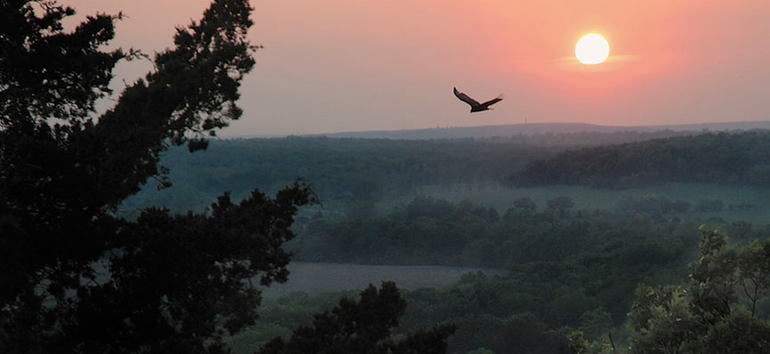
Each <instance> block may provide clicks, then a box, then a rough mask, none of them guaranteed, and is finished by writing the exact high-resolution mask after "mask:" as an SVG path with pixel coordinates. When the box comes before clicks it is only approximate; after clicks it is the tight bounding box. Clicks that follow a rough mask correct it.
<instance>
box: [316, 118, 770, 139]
mask: <svg viewBox="0 0 770 354" xmlns="http://www.w3.org/2000/svg"><path fill="white" fill-rule="evenodd" d="M662 130H671V131H702V130H707V131H741V130H770V121H758V122H723V123H696V124H678V125H637V126H607V125H596V124H587V123H523V124H507V125H484V126H474V127H448V128H428V129H406V130H373V131H361V132H339V133H328V134H306V135H301V136H305V137H321V136H323V137H330V138H363V139H405V140H410V139H457V138H492V137H506V136H511V135H519V134H522V135H536V134H548V133H553V134H560V133H581V132H596V133H614V132H623V131H637V132H655V131H662Z"/></svg>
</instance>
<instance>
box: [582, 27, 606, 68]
mask: <svg viewBox="0 0 770 354" xmlns="http://www.w3.org/2000/svg"><path fill="white" fill-rule="evenodd" d="M609 55H610V44H609V43H607V40H606V39H604V37H602V36H600V35H598V34H595V33H591V34H587V35H585V36H583V38H580V40H579V41H578V42H577V45H575V56H576V57H577V59H578V60H579V61H580V62H581V63H583V64H586V65H591V64H601V63H603V62H604V61H605V60H607V56H609Z"/></svg>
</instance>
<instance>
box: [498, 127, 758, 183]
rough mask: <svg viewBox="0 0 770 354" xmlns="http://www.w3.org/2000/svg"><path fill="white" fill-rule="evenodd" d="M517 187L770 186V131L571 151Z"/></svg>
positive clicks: (521, 177) (541, 163)
mask: <svg viewBox="0 0 770 354" xmlns="http://www.w3.org/2000/svg"><path fill="white" fill-rule="evenodd" d="M509 181H510V183H512V184H514V185H517V186H532V185H550V184H580V185H586V186H592V187H600V188H634V187H644V186H650V185H661V184H665V183H670V182H702V183H718V184H724V185H728V184H746V185H756V186H768V185H770V133H768V132H761V131H760V132H745V133H741V134H734V133H724V132H723V133H718V134H714V133H710V134H701V135H697V136H684V137H672V138H666V139H654V140H649V141H642V142H636V143H626V144H621V145H607V146H599V147H590V148H584V149H579V150H569V151H564V152H561V153H559V154H556V155H555V156H553V157H550V158H547V159H539V160H534V161H531V162H530V163H529V164H528V165H527V167H526V169H524V170H523V171H520V172H517V173H515V174H513V175H512V176H511V178H510V180H509Z"/></svg>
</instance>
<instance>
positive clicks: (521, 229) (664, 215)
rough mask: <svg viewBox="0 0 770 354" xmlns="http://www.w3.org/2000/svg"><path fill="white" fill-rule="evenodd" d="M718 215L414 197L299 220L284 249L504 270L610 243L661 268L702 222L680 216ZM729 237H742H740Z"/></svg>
mask: <svg viewBox="0 0 770 354" xmlns="http://www.w3.org/2000/svg"><path fill="white" fill-rule="evenodd" d="M740 207H745V208H750V207H751V206H750V205H743V204H736V205H732V204H731V205H728V208H734V209H733V210H735V209H737V208H740ZM723 209H725V205H724V202H722V201H720V200H708V199H704V200H700V201H699V202H698V203H697V204H696V205H695V207H694V208H691V206H690V203H689V202H683V201H674V200H670V199H669V198H667V197H665V196H656V195H648V196H645V197H642V198H631V197H629V198H623V199H621V200H620V201H619V202H618V203H617V205H616V207H615V210H602V209H597V210H591V211H589V210H580V209H578V208H576V207H575V205H574V203H573V201H572V199H571V198H569V197H564V196H563V197H557V198H554V199H552V200H549V201H548V203H547V206H546V207H545V208H543V209H542V210H538V209H537V205H536V204H535V203H534V202H533V201H532V200H531V199H530V198H527V197H524V198H521V199H518V200H516V201H513V203H512V206H511V207H510V208H508V209H507V210H506V211H505V212H504V213H502V215H500V214H499V213H498V212H497V211H496V210H495V209H493V208H486V207H482V206H478V205H476V204H473V203H472V202H470V201H463V202H460V203H458V204H454V203H451V202H448V201H446V200H443V199H434V198H431V197H417V198H415V199H414V200H413V201H412V202H411V203H409V204H408V205H406V206H405V207H402V208H398V209H396V210H395V211H393V212H392V213H390V214H388V215H374V214H369V215H364V216H361V217H357V218H320V217H319V218H316V219H313V218H312V217H310V218H308V217H301V218H299V219H298V220H297V225H296V226H297V227H296V229H297V233H298V237H297V238H296V239H295V240H293V241H291V242H290V243H289V244H288V245H287V247H289V249H291V250H292V251H293V252H295V256H294V259H295V260H298V261H310V262H335V263H357V264H389V265H398V264H401V265H445V266H466V267H486V268H505V269H509V268H511V267H514V266H518V265H521V264H526V263H531V262H563V261H565V260H566V259H569V258H571V257H580V256H582V255H585V254H590V253H592V252H595V251H596V250H597V249H599V248H601V247H605V246H607V245H615V246H612V247H613V249H614V250H615V252H620V253H625V255H624V256H623V257H629V259H631V261H630V263H629V264H631V263H633V262H637V261H638V262H642V263H644V262H656V264H660V265H664V264H667V263H668V262H675V261H676V260H677V259H679V257H680V256H681V255H682V254H683V252H684V250H685V248H686V247H685V244H686V243H681V242H680V241H676V242H674V243H673V244H672V243H671V240H672V237H673V238H674V239H675V238H677V237H679V238H682V237H684V236H682V235H683V233H685V234H690V235H693V236H694V237H695V236H697V232H696V231H697V226H698V225H699V223H702V222H703V221H702V220H701V221H698V220H694V221H682V219H693V216H697V215H692V214H690V215H688V216H689V218H685V217H684V216H685V215H683V213H687V212H690V211H695V212H714V211H720V210H723ZM712 221H714V222H722V221H721V220H720V219H714V220H712ZM682 225H686V226H684V227H683V228H681V227H682ZM732 234H735V236H736V237H744V232H743V231H741V232H738V233H732ZM675 235H679V236H675ZM754 236H755V237H754V238H757V237H758V236H757V235H754ZM651 240H656V241H655V242H650V241H651ZM693 240H694V239H693ZM692 242H695V243H697V242H696V241H692ZM640 244H644V247H640V246H639V245H640ZM692 245H694V243H693V244H690V246H692ZM614 247H617V248H614ZM658 260H659V262H658Z"/></svg>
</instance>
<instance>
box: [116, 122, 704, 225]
mask: <svg viewBox="0 0 770 354" xmlns="http://www.w3.org/2000/svg"><path fill="white" fill-rule="evenodd" d="M703 133H704V132H700V131H699V132H686V131H679V132H675V131H666V130H664V131H659V132H646V133H640V132H634V131H628V132H615V133H596V132H582V133H559V134H539V135H514V136H508V137H496V138H486V139H448V140H385V139H351V138H344V139H333V138H323V137H287V138H270V139H227V140H212V141H210V142H209V148H208V149H207V151H206V153H205V154H188V153H187V152H186V150H185V149H183V148H171V149H169V150H168V151H165V152H164V153H163V157H162V163H163V165H164V166H166V167H168V168H169V169H170V172H169V175H168V176H169V180H170V181H171V186H170V187H169V188H167V189H164V190H161V191H158V190H157V188H156V187H157V186H158V183H157V182H154V181H150V182H149V183H148V184H147V185H146V186H144V188H143V190H142V191H141V192H140V193H139V194H138V195H136V196H134V197H132V198H130V199H128V200H127V201H126V202H124V204H123V208H124V209H133V208H138V207H144V206H150V205H155V206H163V207H167V208H169V209H171V210H172V211H175V212H186V211H187V210H190V209H192V210H197V211H202V210H203V209H204V208H205V207H207V206H208V205H209V204H210V203H211V202H212V201H213V200H215V199H216V197H217V196H218V195H219V193H221V192H222V191H223V190H229V191H231V194H232V195H233V197H235V198H243V197H245V196H246V195H248V193H250V191H251V189H252V188H254V187H258V188H260V190H263V191H265V192H267V193H274V192H275V191H278V190H280V189H281V188H283V187H285V186H287V185H290V184H291V183H293V181H294V180H296V179H297V178H302V179H304V180H305V181H308V182H310V183H312V185H313V190H314V191H315V193H316V195H318V196H319V197H320V198H321V200H322V201H324V202H325V203H329V202H333V201H336V200H341V199H353V200H358V201H375V200H379V199H386V198H393V197H395V196H399V195H403V194H408V195H413V194H415V193H420V191H421V188H422V187H426V186H427V187H439V188H444V189H450V188H453V187H457V186H460V185H498V184H505V183H508V177H509V176H510V175H511V174H514V173H516V172H518V171H520V170H523V169H524V168H525V167H526V165H527V163H529V162H530V161H536V160H537V161H539V160H541V159H546V158H549V157H551V156H552V155H554V154H556V153H558V152H561V151H564V150H566V149H574V148H579V147H586V146H596V145H599V144H603V143H604V144H609V143H628V142H636V141H643V140H649V139H654V138H665V137H672V136H681V135H694V134H703Z"/></svg>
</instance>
